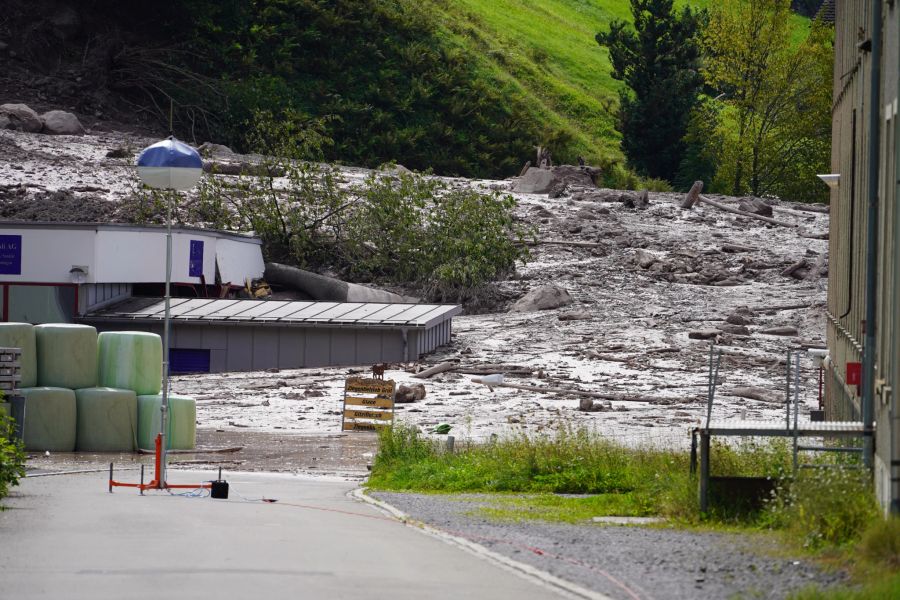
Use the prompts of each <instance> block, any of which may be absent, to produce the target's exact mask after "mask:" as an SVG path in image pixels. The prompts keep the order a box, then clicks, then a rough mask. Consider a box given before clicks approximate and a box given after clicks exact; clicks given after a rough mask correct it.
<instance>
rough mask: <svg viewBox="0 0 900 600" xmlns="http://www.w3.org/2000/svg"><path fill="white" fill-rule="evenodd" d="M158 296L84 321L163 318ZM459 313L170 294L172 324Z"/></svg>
mask: <svg viewBox="0 0 900 600" xmlns="http://www.w3.org/2000/svg"><path fill="white" fill-rule="evenodd" d="M165 308H166V305H165V300H164V299H163V298H129V299H127V300H124V301H122V302H119V303H116V304H113V305H111V306H107V307H104V308H102V309H100V310H98V311H95V312H92V313H89V314H87V315H85V316H84V318H83V319H82V320H83V321H86V322H95V321H117V322H129V321H134V322H144V323H146V322H153V321H162V320H163V319H164V317H165ZM461 312H462V308H461V307H460V306H457V305H455V304H388V303H378V302H315V301H309V302H304V301H290V302H288V301H281V300H219V299H214V298H172V300H171V307H170V317H171V320H172V322H173V323H180V322H192V323H209V324H224V323H235V324H245V325H246V324H266V325H273V324H283V325H300V326H302V325H307V326H309V325H315V326H336V327H345V326H358V327H405V328H416V329H419V328H421V329H428V328H430V327H432V326H434V325H437V324H438V323H441V322H443V321H446V320H448V319H450V318H452V317H454V316H455V315H458V314H459V313H461Z"/></svg>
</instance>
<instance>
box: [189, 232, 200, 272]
mask: <svg viewBox="0 0 900 600" xmlns="http://www.w3.org/2000/svg"><path fill="white" fill-rule="evenodd" d="M188 276H189V277H203V242H202V241H200V240H191V256H190V262H189V263H188Z"/></svg>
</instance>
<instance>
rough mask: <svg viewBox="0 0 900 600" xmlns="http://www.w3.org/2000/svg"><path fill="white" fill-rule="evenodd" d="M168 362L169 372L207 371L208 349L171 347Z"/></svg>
mask: <svg viewBox="0 0 900 600" xmlns="http://www.w3.org/2000/svg"><path fill="white" fill-rule="evenodd" d="M169 363H170V364H169V371H170V372H171V373H209V350H194V349H192V348H171V349H170V350H169Z"/></svg>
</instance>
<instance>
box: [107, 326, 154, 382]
mask: <svg viewBox="0 0 900 600" xmlns="http://www.w3.org/2000/svg"><path fill="white" fill-rule="evenodd" d="M98 345H99V349H100V354H99V359H98V362H99V365H100V370H99V377H98V383H97V385H99V386H101V387H104V386H105V387H114V388H122V389H126V390H132V391H134V393H135V394H137V395H138V396H141V395H152V394H158V393H159V391H160V389H161V385H162V340H161V339H160V337H159V336H158V335H156V334H155V333H146V332H143V331H104V332H103V333H101V334H100V337H99V342H98Z"/></svg>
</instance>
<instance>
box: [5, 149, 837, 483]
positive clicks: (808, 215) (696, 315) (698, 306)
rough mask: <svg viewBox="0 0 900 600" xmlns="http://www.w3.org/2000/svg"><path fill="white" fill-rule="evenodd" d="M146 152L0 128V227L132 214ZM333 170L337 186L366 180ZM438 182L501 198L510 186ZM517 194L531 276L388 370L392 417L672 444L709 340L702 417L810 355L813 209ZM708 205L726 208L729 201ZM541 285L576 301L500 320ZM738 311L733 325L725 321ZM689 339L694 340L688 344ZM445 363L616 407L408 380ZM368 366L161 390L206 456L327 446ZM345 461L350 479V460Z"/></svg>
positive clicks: (814, 313) (460, 381)
mask: <svg viewBox="0 0 900 600" xmlns="http://www.w3.org/2000/svg"><path fill="white" fill-rule="evenodd" d="M151 141H153V140H149V139H145V138H141V137H139V136H137V135H133V134H128V133H110V132H99V133H97V134H93V133H91V134H89V135H86V136H83V137H66V136H45V135H40V134H24V133H18V132H12V131H0V218H2V219H4V220H38V221H129V220H131V219H133V218H134V214H135V213H134V204H133V200H132V201H129V200H128V199H129V198H133V192H134V185H135V184H134V181H135V174H134V169H133V168H132V167H131V166H130V165H131V164H133V160H134V155H135V152H136V151H137V150H138V149H139V148H141V147H143V146H144V145H146V144H148V143H150V142H151ZM222 160H241V158H240V157H225V158H223V159H222ZM344 173H345V176H346V178H347V180H348V182H351V183H352V182H354V181H359V180H360V179H361V178H362V177H364V175H365V173H366V172H365V171H363V170H361V169H347V170H345V171H344ZM448 181H449V182H450V183H451V184H452V185H457V186H474V187H479V188H483V189H500V190H508V189H509V188H510V182H509V181H470V180H463V179H449V180H448ZM809 184H810V185H822V184H820V183H819V182H816V181H812V182H810V183H809ZM515 197H516V199H517V201H518V207H517V209H516V215H517V217H518V218H519V219H521V220H522V221H524V222H527V223H529V224H531V225H533V226H534V227H535V228H536V232H537V233H536V238H537V239H538V240H541V241H544V242H548V241H549V242H553V243H549V244H548V243H540V244H538V245H536V246H533V247H532V248H531V254H532V256H531V259H530V261H529V262H528V264H527V265H525V266H520V268H519V269H518V270H517V272H516V274H515V275H514V276H513V277H511V278H510V279H509V280H507V281H503V282H499V284H498V286H497V296H498V297H499V298H502V299H505V300H506V303H503V302H501V303H500V304H499V305H498V306H497V307H496V312H493V313H489V314H478V315H462V316H459V317H457V318H455V319H454V321H453V331H454V333H453V341H452V343H451V344H450V345H448V346H446V347H444V348H441V349H439V350H438V351H436V352H435V353H433V354H432V355H430V356H427V357H424V359H423V360H422V361H421V362H420V363H417V364H405V365H392V366H391V369H389V370H388V372H387V373H386V378H392V379H394V380H396V381H397V382H398V383H401V384H411V383H424V385H425V387H426V390H427V394H426V397H425V398H424V399H423V400H421V401H419V402H416V403H414V404H407V405H401V406H398V410H397V413H398V415H399V418H400V419H402V420H403V421H406V422H410V423H413V424H415V425H418V426H420V427H422V428H423V429H425V430H427V429H428V428H430V427H431V426H434V425H436V424H438V423H449V424H450V425H452V431H451V433H452V434H454V435H456V436H457V437H458V438H474V439H482V438H484V437H486V436H489V435H491V434H495V433H496V434H501V435H502V434H508V433H515V432H520V431H525V432H539V431H549V430H553V429H556V428H558V427H563V426H566V427H572V426H575V427H577V426H582V425H583V426H586V427H589V428H594V429H596V430H598V431H600V432H602V433H603V434H605V435H608V436H610V437H612V438H615V439H619V440H622V441H624V442H627V443H653V444H664V445H667V446H673V445H675V446H679V447H686V446H687V444H688V435H687V432H688V429H689V427H690V426H691V425H693V424H695V423H697V422H699V420H700V419H701V417H703V416H705V411H706V391H707V382H708V376H707V360H708V352H709V346H710V343H711V342H713V341H715V342H716V344H717V346H718V347H719V348H721V349H722V350H723V352H724V354H723V360H722V366H721V371H720V377H719V387H718V392H717V399H716V405H715V408H714V415H715V416H716V417H722V418H748V419H757V418H760V419H769V418H772V419H774V418H780V417H782V415H783V411H784V404H783V403H784V391H783V390H784V373H785V364H784V363H785V355H786V352H787V350H788V349H790V348H800V347H803V348H805V347H821V346H824V328H825V311H824V302H825V284H826V278H825V275H826V273H827V260H826V258H827V257H826V256H825V255H824V254H825V252H826V250H827V243H828V242H827V240H826V239H825V233H826V232H827V230H828V215H827V213H826V212H822V210H824V207H818V208H816V207H814V208H813V209H812V210H810V208H809V207H806V206H803V205H799V204H794V203H790V202H785V201H778V200H768V201H767V202H769V204H771V206H772V209H773V216H774V218H775V219H778V220H779V221H783V222H785V223H790V224H794V225H796V227H783V226H776V225H771V224H769V223H764V222H762V221H758V220H754V219H749V218H746V217H742V216H738V215H734V214H729V213H727V212H723V211H721V210H719V209H717V208H714V207H712V206H709V205H706V204H697V205H695V206H694V208H693V209H691V210H684V209H681V208H679V204H680V201H681V199H682V195H681V194H665V193H651V194H650V196H649V199H650V204H649V206H648V207H647V208H646V209H644V210H640V209H636V208H629V207H628V203H626V202H622V200H623V199H625V198H623V194H622V193H620V192H615V191H612V190H600V189H583V188H572V189H569V190H568V191H567V192H566V193H565V194H563V195H562V196H560V197H558V198H552V199H551V198H548V196H547V195H535V194H515ZM715 199H717V200H718V201H720V202H723V203H725V204H727V205H730V206H733V207H736V206H737V199H733V198H722V197H716V198H715ZM188 201H190V199H189V200H188ZM573 242H576V243H578V244H581V245H576V244H573ZM801 259H806V261H807V266H805V267H803V268H801V269H799V270H798V271H797V272H796V273H795V276H789V275H783V274H782V272H783V270H784V269H786V268H787V267H789V266H790V265H792V264H794V263H796V262H797V261H799V260H801ZM806 275H809V276H808V277H805V276H806ZM797 276H800V277H804V278H797ZM543 285H556V286H559V287H562V288H565V289H566V290H567V291H568V292H569V293H570V294H571V295H572V297H573V299H574V302H573V303H572V304H571V305H569V306H566V307H563V308H559V309H552V310H544V311H538V312H532V313H507V312H505V310H506V308H507V305H508V304H509V303H511V302H512V301H514V300H515V299H517V298H518V297H520V296H522V295H523V294H525V293H526V292H528V291H530V290H532V289H535V288H537V287H539V286H543ZM741 307H745V309H741ZM739 309H741V310H739ZM735 311H738V312H739V313H740V315H742V318H743V319H745V322H746V325H742V326H735V325H733V324H728V323H726V322H725V321H724V320H725V319H726V318H727V317H729V316H730V315H732V314H733V313H735ZM741 327H744V329H741ZM773 327H782V328H783V327H793V328H796V335H790V336H784V335H770V334H767V333H764V331H765V330H767V329H769V328H773ZM692 332H693V335H694V336H695V337H697V336H699V337H703V338H706V339H693V338H692V337H690V334H691V333H692ZM443 361H456V362H458V365H459V366H460V370H461V371H465V370H470V371H471V370H478V369H481V370H482V371H483V370H485V366H486V365H488V368H487V370H488V371H490V370H491V369H493V370H497V371H500V372H505V373H506V382H512V383H515V384H521V385H527V386H538V387H545V388H562V389H569V390H587V391H594V392H600V393H604V394H610V395H623V396H626V397H627V399H625V400H614V401H611V402H610V401H605V400H598V401H596V402H595V407H596V408H598V409H599V410H595V411H591V412H584V411H580V410H578V408H579V400H580V397H579V396H578V395H577V394H575V393H558V392H549V391H548V392H540V391H537V392H536V391H524V390H518V389H509V388H495V389H494V390H493V391H491V390H489V389H487V388H486V387H485V386H483V385H480V384H478V383H474V382H473V381H472V379H473V377H474V375H472V374H465V373H462V372H458V371H454V372H447V373H442V374H439V375H436V376H434V377H432V378H430V379H427V380H417V379H414V378H413V374H414V373H415V372H416V371H419V370H421V369H423V368H425V367H427V366H430V365H433V364H437V363H440V362H443ZM497 365H500V366H497ZM366 368H367V367H366V366H360V367H356V368H350V369H348V368H333V369H321V368H318V369H300V370H291V371H281V372H258V373H229V374H219V375H191V376H181V377H176V378H175V379H174V382H173V389H174V391H175V392H177V393H182V394H189V395H192V396H194V397H196V398H197V407H198V427H199V428H200V430H201V440H206V441H209V443H210V444H212V445H216V446H222V445H223V444H227V443H229V442H226V441H222V442H221V443H219V442H218V441H214V438H215V437H216V436H225V437H227V436H242V435H248V434H251V433H252V434H256V433H259V434H263V433H266V434H272V435H273V436H275V437H271V436H262V437H261V438H260V439H263V438H265V439H277V437H278V436H280V435H287V434H303V435H302V436H301V437H304V436H329V435H334V434H339V429H340V409H341V392H342V389H343V381H344V378H345V377H347V376H348V375H349V374H357V373H365V372H366V370H365V369H366ZM816 375H817V371H816V370H815V369H814V368H813V365H812V363H811V361H809V360H806V361H805V362H804V368H803V373H802V376H803V386H802V390H801V392H802V399H803V402H804V410H808V408H810V407H814V406H815V404H816V402H817V401H816V379H815V378H816ZM747 387H753V388H754V389H755V390H756V391H757V394H755V395H756V396H759V397H761V398H762V399H748V398H746V397H742V396H741V395H738V394H736V393H735V392H738V393H740V394H744V395H745V392H743V391H741V390H740V388H747ZM359 435H360V436H361V437H362V438H366V439H371V436H369V435H368V434H359ZM291 439H293V438H291ZM267 444H268V442H267ZM272 444H277V442H272ZM238 445H239V444H238ZM270 445H271V444H270ZM301 445H302V444H301ZM276 454H277V452H276ZM359 454H360V460H359V463H358V464H356V465H355V466H354V469H355V470H359V469H362V468H364V466H365V465H364V462H365V460H366V459H365V457H362V454H363V453H362V452H360V453H359ZM218 458H219V459H221V460H225V459H222V457H221V456H220V457H218ZM234 458H235V460H241V459H240V458H237V455H235V457H234ZM198 460H200V459H198ZM268 460H269V459H263V458H261V457H260V458H257V459H254V460H253V461H251V462H254V461H262V462H259V464H263V463H264V462H265V461H268ZM283 460H284V464H283V465H282V467H284V470H292V469H295V468H296V469H306V468H307V467H309V462H310V461H308V460H305V459H304V460H299V461H294V462H291V463H290V465H288V462H289V461H293V460H294V459H290V458H284V459H283ZM265 464H267V465H270V466H271V464H270V462H265ZM244 466H246V465H244Z"/></svg>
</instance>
